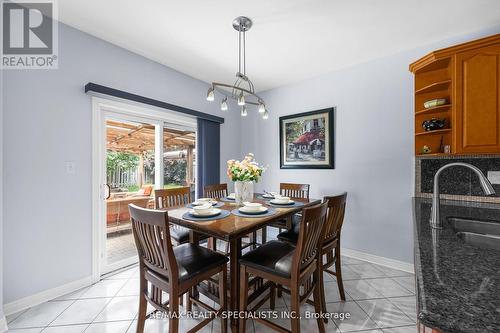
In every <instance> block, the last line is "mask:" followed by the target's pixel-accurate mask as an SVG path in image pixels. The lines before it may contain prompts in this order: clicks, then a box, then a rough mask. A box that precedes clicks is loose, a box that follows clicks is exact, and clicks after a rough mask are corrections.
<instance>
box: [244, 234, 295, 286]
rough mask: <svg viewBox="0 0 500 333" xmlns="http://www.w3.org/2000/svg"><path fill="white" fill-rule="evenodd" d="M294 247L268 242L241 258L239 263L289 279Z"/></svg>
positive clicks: (283, 243)
mask: <svg viewBox="0 0 500 333" xmlns="http://www.w3.org/2000/svg"><path fill="white" fill-rule="evenodd" d="M294 251H295V247H294V246H292V245H291V244H289V243H285V242H281V241H276V240H273V241H270V242H267V243H266V244H264V245H262V246H260V247H258V248H256V249H255V250H253V251H250V252H248V253H246V254H245V255H243V256H242V257H241V260H240V263H242V264H245V265H247V266H249V267H253V268H257V269H260V270H262V271H266V272H269V273H273V274H277V275H281V276H283V277H290V270H291V267H292V260H293V254H294Z"/></svg>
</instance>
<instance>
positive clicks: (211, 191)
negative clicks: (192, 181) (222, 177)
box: [203, 184, 229, 199]
mask: <svg viewBox="0 0 500 333" xmlns="http://www.w3.org/2000/svg"><path fill="white" fill-rule="evenodd" d="M228 194H229V193H228V192H227V184H214V185H206V186H205V187H204V189H203V196H204V197H205V198H212V199H222V198H224V197H227V196H228Z"/></svg>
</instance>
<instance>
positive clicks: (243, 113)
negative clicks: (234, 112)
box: [241, 105, 248, 117]
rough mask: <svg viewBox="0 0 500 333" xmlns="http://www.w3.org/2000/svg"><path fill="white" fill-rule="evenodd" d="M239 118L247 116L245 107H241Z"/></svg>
mask: <svg viewBox="0 0 500 333" xmlns="http://www.w3.org/2000/svg"><path fill="white" fill-rule="evenodd" d="M241 116H242V117H246V116H248V112H247V107H246V106H244V105H243V106H242V107H241Z"/></svg>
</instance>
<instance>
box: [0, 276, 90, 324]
mask: <svg viewBox="0 0 500 333" xmlns="http://www.w3.org/2000/svg"><path fill="white" fill-rule="evenodd" d="M91 284H92V276H88V277H86V278H83V279H80V280H77V281H73V282H70V283H67V284H64V285H62V286H59V287H55V288H52V289H47V290H44V291H42V292H39V293H36V294H34V295H31V296H27V297H24V298H21V299H18V300H17V301H14V302H11V303H7V304H4V307H3V310H4V312H5V315H6V316H8V315H11V314H13V313H16V312H19V311H22V310H26V309H28V308H31V307H33V306H36V305H38V304H42V303H44V302H47V301H50V300H53V299H54V298H57V297H60V296H63V295H66V294H68V293H71V292H73V291H76V290H78V289H81V288H83V287H87V286H90V285H91ZM0 332H2V330H0Z"/></svg>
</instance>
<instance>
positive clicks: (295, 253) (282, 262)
mask: <svg viewBox="0 0 500 333" xmlns="http://www.w3.org/2000/svg"><path fill="white" fill-rule="evenodd" d="M326 211H327V204H326V203H323V204H320V205H317V206H313V207H310V208H304V209H303V214H302V221H301V223H300V232H299V238H298V240H297V244H296V246H294V245H292V244H290V243H288V242H283V241H280V240H273V241H270V242H268V243H266V244H264V245H262V246H260V247H258V248H257V249H255V250H253V251H250V252H248V253H246V254H245V255H243V256H242V258H241V259H240V270H241V272H240V279H241V280H240V311H243V312H245V314H246V312H252V313H253V312H255V311H256V310H257V308H258V307H259V306H260V305H261V304H263V303H264V302H259V303H258V304H257V305H256V306H254V307H253V308H252V309H250V310H248V309H247V307H248V285H249V284H248V282H249V275H252V276H256V277H260V278H262V279H265V280H267V281H270V282H271V288H270V293H269V295H268V296H267V298H266V300H267V299H269V300H270V304H271V310H274V305H275V291H276V285H283V286H285V287H287V288H288V290H290V295H291V309H290V310H291V313H295V314H297V315H296V316H291V324H292V325H291V326H292V330H291V331H289V330H287V329H285V328H284V327H282V326H279V325H277V324H276V323H273V322H271V321H269V320H267V319H265V318H259V316H253V318H254V320H257V321H259V322H261V323H262V324H264V325H266V326H268V327H269V328H271V329H274V330H276V331H278V332H292V333H299V332H300V318H299V317H300V316H298V314H299V313H300V305H302V304H303V303H304V302H306V301H307V299H308V298H309V297H310V295H311V294H314V296H313V297H314V301H315V302H314V309H315V311H316V313H321V311H322V307H321V300H320V298H321V295H320V293H321V289H320V277H319V270H318V265H317V260H318V252H319V247H320V246H321V240H322V238H321V237H320V233H321V231H322V230H323V224H324V222H325V218H326ZM245 317H247V316H246V315H242V316H240V320H239V330H240V333H244V332H245V328H246V325H245V322H246V319H245ZM320 317H321V316H318V318H317V324H318V330H319V332H320V333H323V332H325V326H324V322H323V320H322V319H321V318H320Z"/></svg>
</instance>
